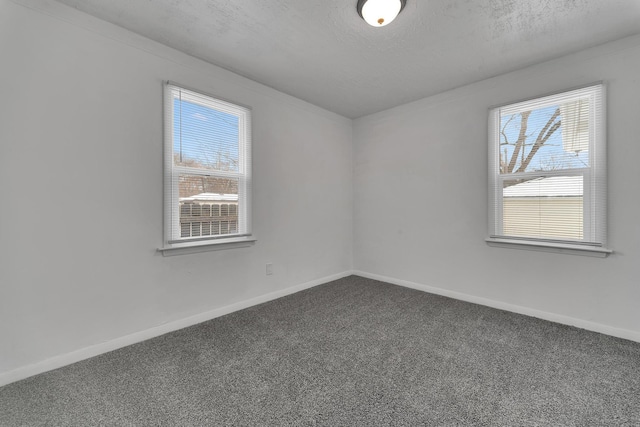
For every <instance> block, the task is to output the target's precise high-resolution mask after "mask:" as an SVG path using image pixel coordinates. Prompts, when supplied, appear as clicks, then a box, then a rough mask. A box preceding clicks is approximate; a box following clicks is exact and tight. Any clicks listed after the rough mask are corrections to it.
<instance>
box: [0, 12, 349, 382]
mask: <svg viewBox="0 0 640 427" xmlns="http://www.w3.org/2000/svg"><path fill="white" fill-rule="evenodd" d="M0 53H1V61H2V64H1V66H0V81H2V88H3V90H2V95H3V97H2V102H1V103H0V141H1V144H2V154H1V155H0V181H1V183H2V184H1V186H0V200H1V201H2V202H1V203H2V204H1V206H2V208H1V211H0V242H1V243H0V284H1V285H0V377H2V375H3V374H4V375H5V377H4V378H5V382H8V381H9V380H13V379H18V378H19V377H20V376H24V375H28V374H33V373H36V372H37V371H38V370H42V369H47V368H51V367H55V366H56V365H57V364H60V363H63V362H65V361H67V362H68V361H72V359H74V358H76V359H77V358H82V357H84V356H88V355H91V351H89V352H85V353H82V352H80V353H76V354H75V356H73V357H71V358H66V359H65V358H64V357H63V358H62V359H60V360H58V359H55V358H56V357H58V356H60V355H66V354H68V353H70V352H74V351H77V350H82V349H85V348H87V347H90V346H95V345H98V347H97V350H95V351H93V352H94V353H95V352H99V351H100V350H105V349H109V345H107V346H103V347H99V345H100V344H101V343H105V342H109V341H110V340H118V339H121V338H122V337H123V336H127V335H128V334H135V333H138V332H140V331H145V330H149V328H154V327H156V328H157V327H158V326H161V325H163V324H167V323H170V322H175V321H179V320H180V319H184V318H188V317H189V316H194V315H198V314H199V313H210V312H211V310H215V309H218V308H223V307H226V306H229V305H231V304H234V303H239V302H243V301H248V300H249V301H255V298H256V297H260V296H264V295H266V294H268V295H277V294H278V292H280V293H282V292H286V291H287V289H290V288H291V287H294V286H299V285H302V286H304V285H305V284H314V283H317V282H318V281H322V280H324V279H327V278H331V277H335V276H336V275H338V276H339V275H341V274H343V273H344V272H346V271H349V270H350V268H351V262H352V259H351V254H352V188H351V181H352V123H351V121H350V120H348V119H345V118H343V117H341V116H338V115H335V114H333V113H329V112H327V111H325V110H321V109H319V108H317V107H314V106H311V105H309V104H307V103H304V102H302V101H299V100H297V99H294V98H292V97H289V96H287V95H284V94H282V93H279V92H276V91H274V90H272V89H269V88H267V87H264V86H262V85H259V84H257V83H255V82H252V81H249V80H247V79H244V78H241V77H239V76H237V75H235V74H233V73H230V72H227V71H225V70H222V69H220V68H217V67H214V66H211V65H209V64H206V63H204V62H202V61H199V60H196V59H194V58H192V57H189V56H187V55H184V54H182V53H179V52H177V51H175V50H172V49H169V48H167V47H164V46H161V45H159V44H157V43H154V42H151V41H149V40H147V39H144V38H142V37H139V36H137V35H135V34H133V33H130V32H128V31H125V30H123V29H121V28H118V27H115V26H112V25H110V24H107V23H105V22H102V21H99V20H97V19H94V18H91V17H89V16H87V15H84V14H82V13H79V12H77V11H76V10H74V9H71V8H68V7H66V6H62V5H60V4H58V3H55V2H52V1H49V0H23V1H20V2H16V3H14V2H12V1H9V0H0ZM293 65H295V64H292V66H293ZM167 79H169V80H172V81H175V82H179V83H182V84H184V85H187V86H190V87H193V88H197V89H200V90H202V91H205V92H209V93H211V94H214V95H217V96H220V97H222V98H226V99H229V100H232V101H236V102H238V103H241V104H244V105H248V106H251V107H252V108H253V135H254V141H253V147H254V148H253V162H254V168H253V177H254V182H253V190H254V199H253V218H254V231H255V235H256V237H257V238H258V241H257V243H256V244H255V246H253V247H250V248H242V249H233V250H226V251H215V252H206V253H199V254H193V255H183V256H175V257H163V256H162V255H160V254H159V253H158V252H156V248H158V247H160V246H161V245H162V209H163V208H162V206H163V205H162V181H163V175H162V165H163V161H162V152H163V151H162V143H163V142H162V115H163V113H162V81H163V80H167ZM345 183H347V184H345ZM267 262H272V263H273V266H274V275H273V276H268V277H267V276H266V275H265V264H266V263H267ZM274 292H275V294H273V293H274ZM252 298H253V300H252ZM258 299H259V298H258ZM236 307H237V306H236ZM158 331H159V332H162V330H161V329H159V330H158ZM137 337H138V338H140V337H142V338H144V334H143V335H140V336H137ZM135 339H136V337H135V336H134V337H133V338H130V339H129V342H130V341H132V340H133V341H135ZM118 342H120V343H126V340H125V341H118ZM50 358H54V359H53V362H51V363H49V362H47V360H52V359H50ZM43 361H44V362H43ZM38 363H40V365H38V366H36V367H35V368H33V369H30V368H28V367H29V366H30V365H32V364H38ZM25 367H26V368H25ZM16 369H17V370H18V371H19V372H17V371H16ZM20 369H22V371H20ZM10 371H11V372H14V373H15V375H12V374H10ZM16 372H17V373H16ZM7 373H9V374H7ZM0 384H1V381H0Z"/></svg>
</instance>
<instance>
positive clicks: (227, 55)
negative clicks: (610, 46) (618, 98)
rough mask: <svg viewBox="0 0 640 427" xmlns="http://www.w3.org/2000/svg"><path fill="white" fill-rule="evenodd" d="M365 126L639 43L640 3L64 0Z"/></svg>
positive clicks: (624, 0)
mask: <svg viewBox="0 0 640 427" xmlns="http://www.w3.org/2000/svg"><path fill="white" fill-rule="evenodd" d="M58 1H60V2H61V3H65V4H67V5H69V6H72V7H75V8H77V9H79V10H82V11H84V12H87V13H89V14H91V15H94V16H96V17H98V18H101V19H104V20H106V21H109V22H112V23H114V24H117V25H120V26H122V27H124V28H127V29H129V30H131V31H134V32H136V33H139V34H141V35H143V36H146V37H149V38H151V39H153V40H156V41H158V42H160V43H163V44H166V45H168V46H171V47H173V48H176V49H178V50H181V51H183V52H186V53H188V54H191V55H193V56H196V57H198V58H201V59H203V60H205V61H208V62H210V63H212V64H215V65H218V66H220V67H223V68H226V69H228V70H231V71H234V72H236V73H238V74H241V75H243V76H246V77H248V78H250V79H252V80H255V81H258V82H260V83H263V84H265V85H267V86H271V87H273V88H275V89H278V90H280V91H282V92H285V93H288V94H290V95H293V96H295V97H298V98H301V99H304V100H306V101H308V102H310V103H312V104H316V105H318V106H320V107H324V108H326V109H328V110H331V111H334V112H336V113H338V114H342V115H344V116H346V117H350V118H356V117H360V116H363V115H367V114H370V113H374V112H377V111H381V110H384V109H387V108H390V107H394V106H396V105H400V104H403V103H406V102H409V101H413V100H416V99H420V98H423V97H426V96H429V95H433V94H436V93H440V92H443V91H445V90H448V89H452V88H454V87H457V86H461V85H464V84H468V83H471V82H475V81H479V80H482V79H485V78H488V77H492V76H495V75H498V74H502V73H505V72H508V71H512V70H516V69H518V68H522V67H525V66H527V65H530V64H534V63H538V62H541V61H545V60H549V59H552V58H555V57H558V56H561V55H564V54H567V53H571V52H574V51H577V50H580V49H583V48H586V47H590V46H594V45H598V44H601V43H604V42H607V41H611V40H615V39H618V38H621V37H625V36H628V35H632V34H638V33H640V0H407V6H406V8H405V9H404V11H403V12H402V13H401V14H400V15H399V16H398V18H397V19H396V20H395V21H394V22H392V23H391V24H389V25H388V26H385V27H382V28H373V27H370V26H368V25H367V24H366V23H365V22H364V21H363V20H362V19H361V18H360V17H359V16H358V13H357V11H356V7H355V6H356V3H357V0H240V1H238V0H108V1H105V0H58Z"/></svg>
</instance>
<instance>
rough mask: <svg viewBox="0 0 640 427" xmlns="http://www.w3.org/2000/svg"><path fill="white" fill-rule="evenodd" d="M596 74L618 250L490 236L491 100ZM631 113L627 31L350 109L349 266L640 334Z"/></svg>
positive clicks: (637, 70)
mask: <svg viewBox="0 0 640 427" xmlns="http://www.w3.org/2000/svg"><path fill="white" fill-rule="evenodd" d="M425 78H429V77H428V76H425ZM600 80H604V81H605V82H606V84H607V89H608V171H609V173H608V176H609V204H608V207H609V209H608V214H609V221H608V226H609V246H610V247H611V248H612V249H613V250H615V251H616V252H615V254H613V255H612V256H610V257H608V258H606V259H597V258H590V257H582V256H575V255H561V254H552V253H542V252H532V251H524V250H513V249H502V248H493V247H489V246H487V245H486V243H485V241H484V239H485V237H486V236H487V115H488V109H489V107H491V106H496V105H501V104H505V103H509V102H512V101H518V100H523V99H527V98H531V97H536V96H540V95H544V94H548V93H550V92H555V91H560V90H564V89H570V88H573V87H575V86H580V85H585V84H588V83H593V82H596V81H600ZM639 113H640V37H633V38H628V39H623V40H620V41H618V42H615V43H612V44H608V45H604V46H600V47H598V48H594V49H591V50H588V51H583V52H580V53H578V54H575V55H571V56H567V57H563V58H561V59H558V60H555V61H552V62H548V63H544V64H540V65H537V66H534V67H530V68H527V69H524V70H521V71H518V72H514V73H510V74H507V75H503V76H499V77H496V78H493V79H490V80H486V81H483V82H480V83H476V84H472V85H469V86H466V87H462V88H459V89H457V90H453V91H450V92H447V93H443V94H440V95H437V96H434V97H431V98H427V99H423V100H421V101H418V102H414V103H411V104H407V105H403V106H400V107H398V108H395V109H392V110H388V111H384V112H381V113H379V114H374V115H371V116H367V117H364V118H361V119H358V120H356V121H355V122H354V163H355V166H354V236H355V237H354V254H355V257H354V268H355V269H356V270H360V271H363V272H366V273H367V274H368V275H369V276H372V277H382V278H388V279H390V280H392V281H395V282H397V283H402V284H405V285H408V286H415V287H422V288H424V289H427V288H428V287H433V288H435V289H434V290H435V291H437V292H440V293H443V294H447V295H453V296H456V297H459V298H465V299H468V300H473V301H479V302H482V303H488V304H491V305H494V306H499V307H504V308H509V309H514V310H516V311H521V312H526V313H528V314H534V315H540V316H542V317H546V318H551V319H555V320H560V321H564V322H566V323H573V324H577V325H581V326H585V327H589V328H592V329H596V330H601V331H606V332H610V333H612V334H615V335H619V336H625V337H628V338H632V339H636V340H639V341H640V309H639V308H638V301H640V286H639V284H640V267H639V265H640V197H638V184H639V183H640V168H638V166H637V163H638V161H639V160H640V141H639V135H640V120H639V117H640V116H639Z"/></svg>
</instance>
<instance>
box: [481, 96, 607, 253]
mask: <svg viewBox="0 0 640 427" xmlns="http://www.w3.org/2000/svg"><path fill="white" fill-rule="evenodd" d="M603 99H604V87H603V86H602V85H595V86H589V87H586V88H582V89H577V90H572V91H569V92H564V93H559V94H556V95H551V96H546V97H543V98H538V99H532V100H530V101H525V102H520V103H517V104H511V105H506V106H503V107H498V108H494V109H492V110H491V111H490V115H489V235H490V237H489V238H488V239H487V241H488V242H489V243H490V244H492V243H493V244H496V245H497V246H508V245H529V246H532V247H535V248H537V249H542V248H546V250H560V251H561V250H562V249H566V250H568V251H569V252H571V251H580V252H591V254H595V255H598V256H606V254H607V253H610V252H611V251H610V250H608V249H605V248H604V245H605V243H606V170H605V168H606V158H605V156H606V141H605V118H604V101H603Z"/></svg>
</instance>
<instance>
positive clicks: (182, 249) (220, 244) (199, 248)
mask: <svg viewBox="0 0 640 427" xmlns="http://www.w3.org/2000/svg"><path fill="white" fill-rule="evenodd" d="M255 243H256V239H255V238H253V237H230V238H228V239H220V240H208V241H207V240H205V241H202V242H188V243H175V244H173V245H168V246H165V247H162V248H158V251H159V252H161V253H162V256H175V255H187V254H195V253H200V252H209V251H220V250H225V249H237V248H246V247H249V246H253V245H254V244H255Z"/></svg>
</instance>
